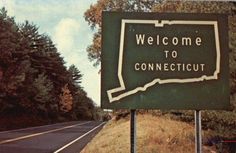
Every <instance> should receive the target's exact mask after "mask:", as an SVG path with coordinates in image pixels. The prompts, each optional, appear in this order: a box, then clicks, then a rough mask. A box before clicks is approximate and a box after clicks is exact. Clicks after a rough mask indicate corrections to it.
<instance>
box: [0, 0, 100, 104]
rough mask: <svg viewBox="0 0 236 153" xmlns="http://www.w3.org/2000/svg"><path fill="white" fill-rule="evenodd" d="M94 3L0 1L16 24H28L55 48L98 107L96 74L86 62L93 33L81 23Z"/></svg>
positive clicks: (81, 0)
mask: <svg viewBox="0 0 236 153" xmlns="http://www.w3.org/2000/svg"><path fill="white" fill-rule="evenodd" d="M95 3H96V0H0V7H1V8H2V7H3V6H4V7H5V8H6V9H7V11H8V15H10V16H14V17H15V20H16V22H17V23H22V22H24V21H25V20H28V21H29V22H30V23H34V24H36V25H37V26H38V27H39V32H40V33H46V34H47V35H49V37H51V39H52V40H53V42H54V43H55V44H56V47H57V49H58V51H59V52H60V53H61V55H62V57H64V60H65V62H66V66H70V65H71V64H74V65H76V67H77V68H78V69H79V70H80V71H81V73H82V74H83V80H82V84H81V85H82V86H83V87H84V90H85V91H86V92H87V94H88V97H90V98H92V99H93V101H94V102H95V103H96V104H97V105H99V106H100V74H99V69H100V68H99V67H97V68H95V67H94V66H93V63H92V62H90V61H89V60H88V57H87V52H86V48H87V46H88V45H89V44H91V43H92V38H93V33H94V32H95V31H93V30H92V29H91V28H90V27H89V26H88V23H87V22H86V21H85V19H84V12H85V11H86V10H87V9H88V8H89V7H90V5H91V4H95Z"/></svg>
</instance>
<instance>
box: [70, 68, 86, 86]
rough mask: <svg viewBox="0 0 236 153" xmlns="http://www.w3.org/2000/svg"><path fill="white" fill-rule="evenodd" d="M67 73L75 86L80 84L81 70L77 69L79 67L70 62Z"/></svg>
mask: <svg viewBox="0 0 236 153" xmlns="http://www.w3.org/2000/svg"><path fill="white" fill-rule="evenodd" d="M68 71H69V74H70V78H71V79H72V82H73V83H74V84H75V85H77V86H80V84H81V82H82V76H83V75H82V74H81V72H80V71H79V69H78V68H77V67H76V66H75V65H74V64H72V65H71V66H70V67H69V69H68Z"/></svg>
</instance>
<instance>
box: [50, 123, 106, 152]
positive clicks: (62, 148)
mask: <svg viewBox="0 0 236 153" xmlns="http://www.w3.org/2000/svg"><path fill="white" fill-rule="evenodd" d="M103 124H105V122H103V123H101V124H99V125H98V126H96V127H95V128H93V129H92V130H90V131H88V132H87V133H85V134H83V135H81V136H80V137H78V138H76V139H75V140H73V141H71V142H70V143H68V144H66V145H64V146H63V147H61V148H59V149H57V150H56V151H54V152H53V153H59V152H60V151H62V150H64V149H65V148H67V147H68V146H70V145H72V144H73V143H75V142H76V141H78V140H80V139H82V138H83V137H85V136H86V135H88V134H89V133H91V132H93V131H94V130H96V129H97V128H99V127H100V126H102V125H103Z"/></svg>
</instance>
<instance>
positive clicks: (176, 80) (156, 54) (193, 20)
mask: <svg viewBox="0 0 236 153" xmlns="http://www.w3.org/2000/svg"><path fill="white" fill-rule="evenodd" d="M228 53H229V48H228V17H227V15H223V14H191V13H190V14H188V13H134V12H133V13H130V12H129V13H128V12H123V13H121V12H103V14H102V52H101V107H102V108H103V109H129V110H131V139H130V140H131V152H135V150H136V146H135V137H136V133H135V132H136V126H135V110H136V109H161V110H162V109H163V110H197V111H195V125H196V152H197V153H201V150H202V149H201V112H200V110H226V109H229V108H230V99H229V93H230V89H229V58H228Z"/></svg>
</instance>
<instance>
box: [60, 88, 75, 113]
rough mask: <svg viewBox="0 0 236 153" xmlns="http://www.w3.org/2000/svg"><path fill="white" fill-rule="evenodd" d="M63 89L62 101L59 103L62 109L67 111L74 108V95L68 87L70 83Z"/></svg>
mask: <svg viewBox="0 0 236 153" xmlns="http://www.w3.org/2000/svg"><path fill="white" fill-rule="evenodd" d="M61 90H62V94H61V95H60V103H59V106H60V110H61V111H62V112H63V113H67V112H69V111H70V110H71V109H72V104H73V97H72V95H71V93H70V90H69V88H68V84H66V85H65V86H64V87H63V88H62V89H61Z"/></svg>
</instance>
